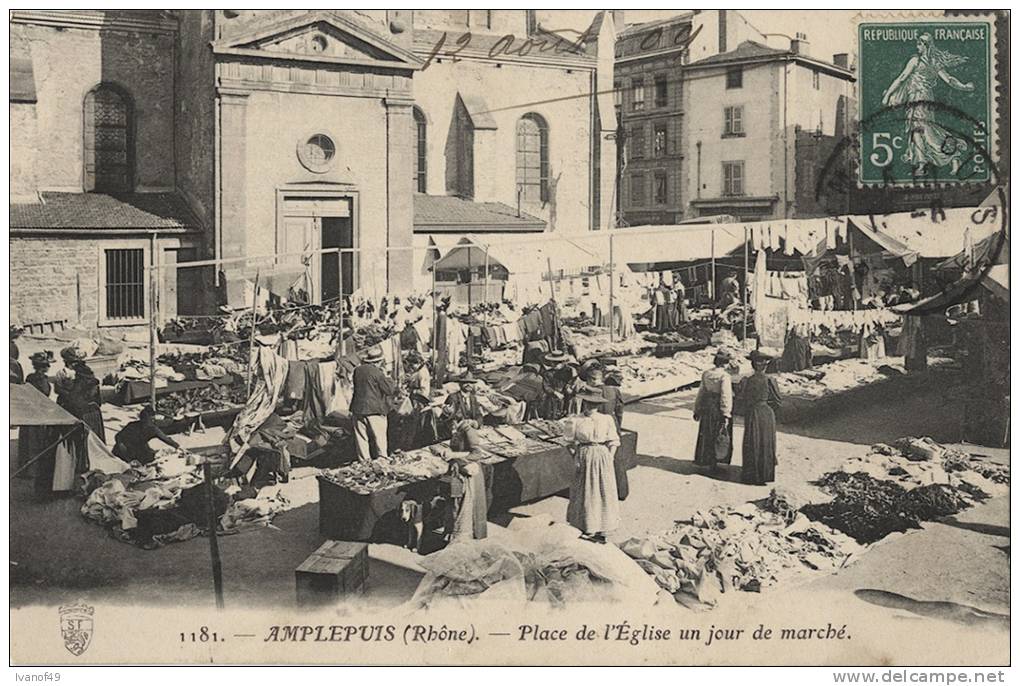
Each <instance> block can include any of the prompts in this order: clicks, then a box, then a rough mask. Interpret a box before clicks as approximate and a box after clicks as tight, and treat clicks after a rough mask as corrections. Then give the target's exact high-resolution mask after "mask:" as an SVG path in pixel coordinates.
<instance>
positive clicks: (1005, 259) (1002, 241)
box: [935, 231, 1009, 269]
mask: <svg viewBox="0 0 1020 686" xmlns="http://www.w3.org/2000/svg"><path fill="white" fill-rule="evenodd" d="M972 252H973V255H974V264H979V263H981V262H984V263H986V264H1009V236H1008V235H1007V234H1005V233H1003V232H1002V231H997V232H995V233H993V234H992V235H991V236H986V237H985V238H982V239H981V240H980V241H976V242H975V243H974V249H973V251H972ZM966 264H967V255H966V250H961V251H960V252H958V253H956V254H955V255H953V256H952V257H950V258H949V259H948V260H943V261H942V262H939V263H938V264H937V265H936V266H935V268H936V269H963V268H964V267H965V266H966Z"/></svg>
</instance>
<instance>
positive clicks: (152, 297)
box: [149, 234, 157, 412]
mask: <svg viewBox="0 0 1020 686" xmlns="http://www.w3.org/2000/svg"><path fill="white" fill-rule="evenodd" d="M156 307H157V302H156V234H152V236H151V238H150V244H149V405H150V407H151V408H152V411H153V412H155V411H156Z"/></svg>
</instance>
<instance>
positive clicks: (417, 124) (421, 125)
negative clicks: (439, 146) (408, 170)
mask: <svg viewBox="0 0 1020 686" xmlns="http://www.w3.org/2000/svg"><path fill="white" fill-rule="evenodd" d="M413 111H414V190H415V191H417V192H418V193H425V192H426V188H427V180H428V159H427V155H426V147H425V143H426V137H425V136H426V133H427V131H426V128H427V127H426V124H425V113H424V112H422V111H421V110H420V109H418V108H417V107H415V108H414V110H413Z"/></svg>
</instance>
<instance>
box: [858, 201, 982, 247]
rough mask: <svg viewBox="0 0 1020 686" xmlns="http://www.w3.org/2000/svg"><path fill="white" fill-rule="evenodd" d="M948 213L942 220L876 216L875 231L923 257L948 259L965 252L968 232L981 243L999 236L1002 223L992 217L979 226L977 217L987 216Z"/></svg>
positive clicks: (958, 211)
mask: <svg viewBox="0 0 1020 686" xmlns="http://www.w3.org/2000/svg"><path fill="white" fill-rule="evenodd" d="M999 211H1000V212H1001V209H1000V210H999ZM944 212H945V218H944V219H943V218H941V216H940V217H939V220H938V221H933V220H932V215H931V213H925V214H923V215H921V216H916V217H915V216H913V213H911V212H898V213H896V214H887V215H884V216H876V217H875V218H874V221H875V225H874V228H875V230H876V231H878V232H880V233H882V234H884V235H886V236H889V237H891V238H894V239H896V240H897V241H899V242H900V243H902V244H904V245H906V246H907V247H908V248H909V249H911V250H913V251H915V252H916V253H917V254H918V255H919V256H920V257H927V258H940V257H942V258H944V257H949V256H950V255H955V254H956V253H958V252H959V251H961V250H962V249H963V247H964V246H963V243H964V238H965V235H966V232H967V229H970V235H971V239H972V240H973V241H975V242H977V241H979V240H981V239H982V238H986V237H987V236H990V235H992V234H993V233H995V232H996V231H997V230H998V229H999V228H1000V224H1001V222H1000V221H997V220H994V219H991V218H986V220H985V221H983V222H982V223H980V224H977V223H975V222H974V219H973V217H975V216H978V217H984V215H983V213H982V212H975V210H974V208H973V207H958V208H951V209H947V210H944Z"/></svg>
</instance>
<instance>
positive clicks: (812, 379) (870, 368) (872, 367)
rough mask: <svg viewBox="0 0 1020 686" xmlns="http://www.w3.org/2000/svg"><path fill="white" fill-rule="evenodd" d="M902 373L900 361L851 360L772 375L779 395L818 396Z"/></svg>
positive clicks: (865, 384)
mask: <svg viewBox="0 0 1020 686" xmlns="http://www.w3.org/2000/svg"><path fill="white" fill-rule="evenodd" d="M897 372H898V373H900V374H905V373H906V371H905V370H904V368H903V364H902V361H901V360H896V361H894V360H891V359H888V358H887V359H885V360H882V364H876V363H875V362H874V361H868V360H860V359H851V360H837V361H835V362H830V363H829V364H827V365H825V366H824V367H821V368H817V369H813V370H807V371H804V372H784V373H782V374H775V375H773V377H772V378H773V379H774V380H775V382H776V385H777V386H779V393H780V394H781V395H783V396H798V397H802V398H814V399H817V398H821V397H824V396H827V395H833V394H835V393H842V392H844V391H848V390H850V389H853V388H858V387H861V386H867V385H868V384H872V383H875V382H877V381H881V380H882V379H886V378H888V377H889V375H890V374H896V373H897Z"/></svg>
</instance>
